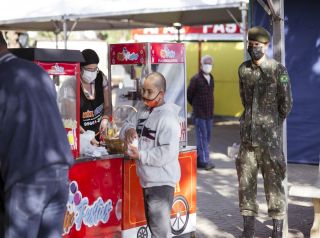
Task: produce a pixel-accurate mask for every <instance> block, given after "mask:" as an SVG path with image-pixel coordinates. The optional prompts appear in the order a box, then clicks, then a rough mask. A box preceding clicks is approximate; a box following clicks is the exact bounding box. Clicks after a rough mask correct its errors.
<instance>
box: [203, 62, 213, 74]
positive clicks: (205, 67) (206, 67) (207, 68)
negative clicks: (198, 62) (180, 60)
mask: <svg viewBox="0 0 320 238" xmlns="http://www.w3.org/2000/svg"><path fill="white" fill-rule="evenodd" d="M211 70H212V64H203V65H202V71H203V72H204V73H205V74H210V72H211Z"/></svg>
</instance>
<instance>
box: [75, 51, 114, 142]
mask: <svg viewBox="0 0 320 238" xmlns="http://www.w3.org/2000/svg"><path fill="white" fill-rule="evenodd" d="M82 55H83V57H84V59H85V62H82V63H81V64H80V67H81V90H80V125H81V126H80V133H84V132H85V131H86V130H91V131H94V132H95V134H96V136H95V138H94V139H93V140H91V144H94V145H97V146H98V145H99V138H100V133H102V132H103V131H105V130H106V126H107V123H108V114H109V112H111V110H110V102H109V101H110V100H109V92H108V81H107V77H106V76H105V75H104V74H103V72H102V71H100V70H99V68H98V63H99V56H98V55H97V53H96V52H95V51H94V50H92V49H85V50H83V51H82Z"/></svg>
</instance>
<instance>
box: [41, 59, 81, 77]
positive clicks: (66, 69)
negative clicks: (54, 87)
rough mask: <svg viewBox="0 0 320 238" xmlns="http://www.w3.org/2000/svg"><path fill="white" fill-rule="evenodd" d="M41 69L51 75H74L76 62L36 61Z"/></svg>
mask: <svg viewBox="0 0 320 238" xmlns="http://www.w3.org/2000/svg"><path fill="white" fill-rule="evenodd" d="M38 65H40V66H41V67H42V68H43V69H45V70H46V71H47V72H48V74H51V75H75V74H76V66H77V65H76V64H67V63H43V62H38Z"/></svg>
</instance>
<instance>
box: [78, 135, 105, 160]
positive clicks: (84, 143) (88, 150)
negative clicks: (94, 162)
mask: <svg viewBox="0 0 320 238" xmlns="http://www.w3.org/2000/svg"><path fill="white" fill-rule="evenodd" d="M94 137H95V133H94V131H90V130H87V131H85V132H84V133H82V134H80V154H81V155H85V156H93V157H99V156H102V155H107V154H108V152H107V150H106V148H105V147H102V146H101V147H98V146H95V145H92V144H91V140H92V139H93V138H94Z"/></svg>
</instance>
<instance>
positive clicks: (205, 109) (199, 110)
mask: <svg viewBox="0 0 320 238" xmlns="http://www.w3.org/2000/svg"><path fill="white" fill-rule="evenodd" d="M212 66H213V59H212V57H211V56H209V55H205V56H203V57H202V58H201V67H200V71H199V73H197V74H196V75H195V76H193V77H192V79H191V80H190V84H189V87H188V90H187V99H188V102H189V103H190V104H191V105H192V110H193V115H192V116H193V122H194V125H195V129H196V141H197V155H198V157H197V167H198V168H204V169H206V170H211V169H213V168H214V167H215V165H214V163H213V162H212V161H210V158H209V145H210V138H211V128H212V126H213V107H214V95H213V93H214V79H213V76H212V74H211V70H212Z"/></svg>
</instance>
